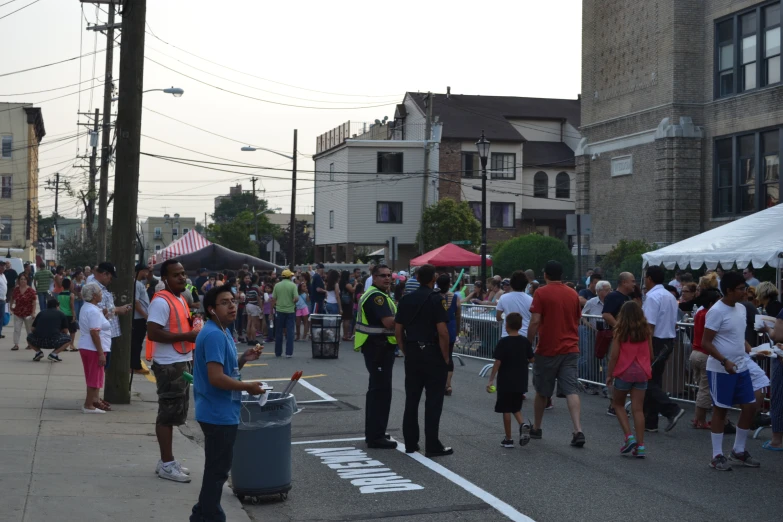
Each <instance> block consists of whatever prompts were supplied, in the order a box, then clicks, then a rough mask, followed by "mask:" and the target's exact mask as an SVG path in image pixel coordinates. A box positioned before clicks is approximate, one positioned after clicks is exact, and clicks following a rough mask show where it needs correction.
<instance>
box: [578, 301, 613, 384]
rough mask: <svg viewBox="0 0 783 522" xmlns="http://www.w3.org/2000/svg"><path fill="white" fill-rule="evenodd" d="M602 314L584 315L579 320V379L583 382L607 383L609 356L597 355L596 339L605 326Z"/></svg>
mask: <svg viewBox="0 0 783 522" xmlns="http://www.w3.org/2000/svg"><path fill="white" fill-rule="evenodd" d="M603 326H604V321H603V319H602V318H601V316H600V315H583V316H582V320H581V321H580V322H579V363H578V369H579V380H580V381H581V382H582V383H583V384H591V385H598V386H605V385H606V368H607V365H608V364H609V358H608V357H604V358H602V359H598V358H596V356H595V339H596V335H597V334H598V329H599V328H603Z"/></svg>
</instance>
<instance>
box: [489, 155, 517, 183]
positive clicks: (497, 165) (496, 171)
mask: <svg viewBox="0 0 783 522" xmlns="http://www.w3.org/2000/svg"><path fill="white" fill-rule="evenodd" d="M491 160H492V167H491V168H492V179H516V177H517V155H516V154H513V153H512V154H510V153H500V152H493V153H492V156H491Z"/></svg>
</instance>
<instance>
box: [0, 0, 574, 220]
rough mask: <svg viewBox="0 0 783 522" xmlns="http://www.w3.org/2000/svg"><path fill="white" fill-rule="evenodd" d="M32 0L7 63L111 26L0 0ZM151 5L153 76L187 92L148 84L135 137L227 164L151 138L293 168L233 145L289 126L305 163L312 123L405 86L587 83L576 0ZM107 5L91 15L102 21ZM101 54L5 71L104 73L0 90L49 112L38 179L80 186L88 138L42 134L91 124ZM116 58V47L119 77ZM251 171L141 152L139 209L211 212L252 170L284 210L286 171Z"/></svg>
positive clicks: (69, 210) (47, 200)
mask: <svg viewBox="0 0 783 522" xmlns="http://www.w3.org/2000/svg"><path fill="white" fill-rule="evenodd" d="M31 2H34V3H33V5H30V7H27V8H25V9H23V10H21V11H20V12H18V13H15V14H12V15H11V16H9V17H7V18H5V19H0V43H2V48H3V49H4V50H5V51H4V52H3V54H2V61H0V74H3V73H7V72H12V71H16V70H19V69H25V68H28V67H33V66H37V65H43V64H47V63H50V62H55V61H59V60H64V59H67V58H72V57H75V56H79V55H80V54H85V53H90V52H92V51H93V50H94V49H96V45H97V49H99V50H100V49H104V48H105V45H106V39H105V36H103V35H102V34H100V33H97V34H98V37H97V43H96V36H95V35H96V33H95V32H92V31H86V30H85V27H86V25H87V22H88V21H89V23H95V21H96V8H95V5H93V4H81V3H80V2H79V1H78V0H38V1H35V0H12V2H10V3H9V4H8V5H6V6H4V7H1V8H0V17H2V16H4V15H7V14H8V13H10V12H12V11H14V10H15V9H18V8H20V7H24V6H25V5H26V4H30V3H31ZM3 3H5V2H4V0H0V4H3ZM147 4H148V8H147V22H148V23H149V27H148V31H151V32H152V33H154V34H155V35H156V36H157V37H158V38H155V37H153V36H151V35H150V34H147V41H146V57H147V58H148V59H147V60H146V62H145V71H144V85H145V89H156V88H163V87H170V86H175V87H181V88H183V89H184V90H185V95H184V96H183V97H182V98H178V99H177V98H173V97H172V96H170V95H167V94H163V93H160V92H153V93H148V94H146V95H145V96H144V106H145V107H147V108H149V109H152V110H155V111H158V112H160V113H163V114H164V115H166V116H165V117H164V116H161V115H159V114H155V113H153V112H150V111H148V110H145V111H144V112H143V130H142V132H143V134H145V135H146V136H149V137H143V138H142V142H141V150H142V151H143V152H149V153H155V154H162V155H168V156H176V157H182V158H193V159H199V160H206V161H221V160H217V159H210V158H208V157H205V156H201V155H199V154H196V153H194V152H191V151H187V150H183V149H181V148H177V147H174V146H171V145H166V144H164V143H161V142H159V141H155V140H153V139H151V138H157V139H158V140H164V141H166V142H170V143H171V144H173V145H176V146H179V147H186V148H188V149H193V150H194V151H199V152H203V153H206V154H211V155H214V156H219V157H221V158H227V159H229V160H231V161H235V162H244V163H252V164H254V165H259V166H264V167H277V168H290V167H291V162H290V161H289V160H286V159H285V158H283V157H280V156H277V155H275V154H272V153H268V152H240V147H241V146H242V144H243V143H246V144H252V145H255V146H260V147H266V148H269V149H275V150H279V151H282V152H284V153H286V154H287V155H291V151H292V147H293V129H295V128H296V129H299V146H298V149H299V151H300V152H301V153H303V154H306V155H308V157H302V156H300V158H299V168H300V169H302V170H310V171H311V170H312V169H313V166H314V164H313V162H312V159H311V158H310V157H309V155H312V154H313V153H314V152H315V137H316V136H317V135H318V134H321V133H323V132H325V131H327V130H329V129H331V128H333V127H336V126H337V125H338V124H340V123H343V122H345V121H348V120H350V121H352V122H362V121H368V122H371V121H373V120H375V119H376V118H378V119H382V118H383V117H384V116H389V118H393V117H394V105H395V104H396V103H399V102H400V101H401V100H402V97H403V95H404V93H405V92H406V91H428V90H430V91H433V92H445V90H446V86H447V85H448V86H451V91H452V93H455V94H482V95H506V96H533V97H552V98H575V97H576V95H577V94H578V93H579V92H580V77H581V71H580V69H581V30H580V29H581V0H557V1H554V2H541V1H538V0H484V1H483V2H468V1H462V0H450V1H441V0H428V1H421V0H418V1H409V0H394V1H384V2H367V1H335V2H323V1H311V0H300V1H298V2H269V1H259V0H222V1H220V2H216V1H214V0H211V1H208V0H187V1H182V0H148V2H147ZM82 5H84V13H82ZM85 17H86V20H85ZM106 17H107V15H106V14H105V13H104V12H101V11H99V12H98V13H97V19H98V20H99V21H100V23H105V21H106ZM164 41H165V42H168V45H167V44H166V43H164ZM188 53H192V54H188ZM194 55H196V56H194ZM204 59H206V60H211V61H212V62H216V63H218V64H220V65H222V66H225V67H229V68H231V69H235V70H236V71H241V73H240V72H235V71H232V70H229V69H227V68H225V67H221V66H220V65H216V64H214V63H210V62H209V61H206V60H204ZM104 60H105V54H104V53H99V54H97V55H96V59H95V60H93V57H92V56H90V57H87V58H83V59H82V60H73V61H69V62H66V63H63V64H60V65H55V66H52V67H46V68H43V69H39V70H36V71H31V72H26V73H21V74H14V75H10V76H5V77H0V95H5V94H16V93H30V92H32V91H41V90H46V89H54V88H57V87H63V86H68V85H72V84H76V83H77V82H80V81H81V82H84V81H86V80H90V79H92V78H97V79H96V80H95V82H94V84H91V83H90V82H89V81H87V82H86V83H82V84H81V85H79V86H76V85H74V86H71V87H67V88H64V89H61V90H56V91H52V92H45V93H40V94H29V95H23V96H0V101H13V102H32V103H35V104H36V105H37V106H40V107H41V108H42V110H43V117H44V121H45V124H46V132H47V136H46V137H45V138H44V140H43V142H42V147H41V149H40V165H41V167H42V168H41V173H40V182H41V185H43V184H44V183H45V182H46V180H47V179H49V178H50V177H51V176H52V175H53V174H54V173H55V172H57V171H59V172H60V173H61V176H63V179H65V178H68V179H70V181H71V183H72V184H73V186H74V187H78V186H82V185H83V184H84V180H85V179H86V178H85V174H84V173H83V171H81V170H79V169H78V168H73V167H72V165H74V164H79V163H82V164H86V162H80V161H77V162H73V161H68V160H69V158H70V159H73V158H74V157H75V156H76V154H77V153H78V154H85V153H89V150H88V149H87V143H86V138H81V139H80V140H78V142H77V141H76V140H73V141H69V140H65V141H61V142H57V143H52V144H51V145H46V143H47V142H50V141H53V140H56V139H58V138H67V137H69V136H73V135H75V133H76V132H77V130H79V131H82V132H83V131H84V129H85V127H78V128H77V125H76V122H77V115H76V113H77V111H79V110H81V111H84V112H92V111H94V109H95V108H101V107H102V104H103V101H102V100H103V88H102V87H101V86H99V84H100V83H102V82H103V80H102V77H103V73H104ZM150 60H155V61H156V62H159V63H160V64H163V65H165V66H166V67H170V68H171V69H173V71H172V70H167V69H166V68H164V67H162V66H161V65H158V64H156V63H153V62H152V61H150ZM118 62H119V48H117V49H116V50H115V76H116V77H118V76H119V74H118V72H117V71H118V69H117V67H118ZM194 67H195V68H194ZM196 68H197V69H200V70H197V69H196ZM80 69H81V71H80ZM174 71H178V72H174ZM179 73H184V74H186V75H188V76H192V77H193V78H194V79H198V80H200V81H203V82H206V83H210V84H212V85H215V86H218V87H221V88H223V89H229V90H232V91H235V92H237V93H241V94H245V95H247V96H252V97H255V98H260V99H262V100H268V101H274V102H278V103H285V104H292V105H304V106H309V107H329V108H330V109H328V110H326V109H320V110H319V109H312V108H297V107H290V106H285V105H277V104H272V103H265V102H263V101H257V100H252V99H248V98H243V97H241V96H237V95H234V94H229V93H226V92H222V91H220V90H218V89H215V88H213V87H209V86H207V85H204V84H201V83H198V82H197V81H195V80H194V79H191V78H187V77H185V76H183V75H182V74H179ZM242 73H247V74H242ZM215 75H217V76H220V77H222V78H218V77H216V76H215ZM240 84H243V85H240ZM283 84H285V85H283ZM91 85H95V86H96V88H95V89H94V90H93V91H90V90H86V91H84V92H82V93H80V94H74V95H72V96H65V97H63V98H61V99H58V100H52V101H44V100H48V99H50V98H55V97H58V96H63V95H66V94H69V93H75V92H76V91H77V90H79V89H89V87H90V86H91ZM317 91H320V92H317ZM349 95H350V96H349ZM39 102H41V103H40V104H39ZM354 107H365V108H361V109H353V108H354ZM368 107H369V108H368ZM115 111H116V104H115ZM172 118H173V119H177V120H181V121H182V122H186V123H189V124H191V125H194V126H197V127H201V128H202V129H206V130H209V131H211V132H214V133H216V134H220V135H223V136H225V137H227V138H231V139H233V140H237V141H230V140H228V139H223V138H220V137H216V136H213V135H210V134H207V133H205V132H202V131H200V130H197V129H194V128H192V127H188V126H186V125H184V124H182V123H179V122H176V121H174V120H173V119H172ZM81 121H87V120H86V119H85V118H83V117H82V118H81ZM228 169H229V170H236V169H232V168H228ZM244 172H246V175H243V174H234V173H227V172H216V171H212V170H207V169H202V168H196V167H190V166H184V165H178V164H175V163H170V162H165V161H162V160H158V159H154V158H149V157H144V156H143V157H142V159H141V184H140V190H141V194H140V197H139V216H140V219H141V220H144V219H146V217H147V216H160V215H162V214H163V213H164V212H168V213H170V214H174V213H175V212H178V213H179V214H180V215H182V216H192V217H195V218H196V219H197V220H198V221H201V222H203V220H204V213H205V212H208V213H211V212H212V211H213V209H214V202H213V198H214V196H215V195H219V194H225V193H227V192H228V188H229V187H230V186H232V185H234V184H236V183H242V185H243V188H245V189H249V188H250V187H251V185H250V177H251V175H252V174H255V175H257V176H259V177H260V178H261V182H260V184H259V185H258V188H259V190H260V189H265V190H266V193H265V195H264V196H265V197H266V198H267V199H268V200H269V202H270V207H272V208H277V207H279V208H281V209H282V211H283V212H288V211H289V210H290V198H291V192H290V172H285V171H272V170H255V171H254V170H251V169H243V173H244ZM274 178H277V179H274ZM279 178H283V179H279ZM312 178H313V175H312V173H311V172H301V173H300V175H299V176H298V185H297V186H298V191H297V211H298V212H312V205H313V194H312V192H313V189H312V186H313V184H312V182H311V181H309V182H308V181H306V180H312ZM112 186H113V179H112V180H110V187H112ZM110 190H111V189H110ZM40 193H41V200H40V206H41V212H42V214H43V215H44V216H47V215H50V214H51V212H52V211H53V209H54V195H53V193H51V192H48V191H47V192H44V191H41V192H40ZM81 210H82V207H81V204H80V203H79V202H77V201H76V200H75V199H73V198H70V197H67V196H65V197H62V196H61V199H60V213H61V214H64V215H66V216H70V217H77V216H79V215H80V212H81ZM109 215H110V216H111V209H110V210H109Z"/></svg>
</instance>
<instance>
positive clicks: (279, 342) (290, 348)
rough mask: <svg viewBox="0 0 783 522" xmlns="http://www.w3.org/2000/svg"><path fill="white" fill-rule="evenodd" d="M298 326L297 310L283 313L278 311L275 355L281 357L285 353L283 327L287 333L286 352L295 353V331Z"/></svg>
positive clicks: (288, 353) (287, 353)
mask: <svg viewBox="0 0 783 522" xmlns="http://www.w3.org/2000/svg"><path fill="white" fill-rule="evenodd" d="M295 326H296V312H291V313H283V312H277V313H276V314H275V355H276V356H277V357H280V356H281V355H283V328H285V330H286V334H285V354H286V355H293V354H294V335H295V334H296V332H295V331H294V329H295Z"/></svg>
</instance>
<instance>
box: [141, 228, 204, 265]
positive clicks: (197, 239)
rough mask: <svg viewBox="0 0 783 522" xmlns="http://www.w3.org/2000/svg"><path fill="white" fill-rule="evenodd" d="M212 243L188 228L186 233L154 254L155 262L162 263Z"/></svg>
mask: <svg viewBox="0 0 783 522" xmlns="http://www.w3.org/2000/svg"><path fill="white" fill-rule="evenodd" d="M211 244H212V243H211V242H210V241H207V239H206V238H205V237H204V236H202V235H201V234H199V233H198V232H196V231H195V230H190V231H189V232H188V233H187V234H185V235H184V236H182V237H181V238H179V239H177V240H176V241H174V242H173V243H172V244H170V245H169V246H167V247H166V248H164V249H163V250H161V251H160V252H158V253H157V254H156V255H155V260H154V262H155V263H162V262H163V261H165V260H167V259H172V258H174V257H179V256H182V255H185V254H190V253H191V252H196V251H198V250H201V249H202V248H205V247H208V246H209V245H211Z"/></svg>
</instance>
